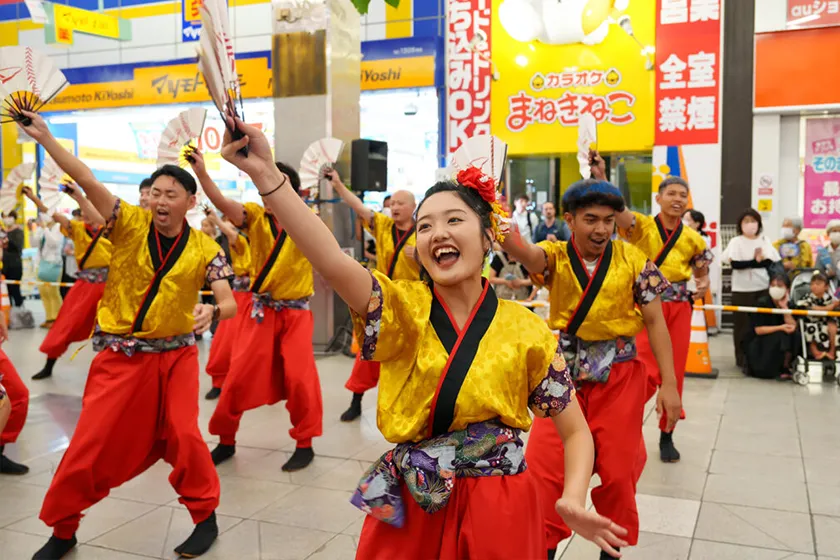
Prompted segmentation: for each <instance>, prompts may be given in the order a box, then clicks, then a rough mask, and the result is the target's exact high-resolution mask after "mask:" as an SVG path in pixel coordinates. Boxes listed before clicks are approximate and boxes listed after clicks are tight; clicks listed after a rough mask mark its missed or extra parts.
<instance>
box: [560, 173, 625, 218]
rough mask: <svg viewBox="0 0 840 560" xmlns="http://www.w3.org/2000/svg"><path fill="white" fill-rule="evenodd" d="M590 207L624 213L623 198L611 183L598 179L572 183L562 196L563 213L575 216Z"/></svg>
mask: <svg viewBox="0 0 840 560" xmlns="http://www.w3.org/2000/svg"><path fill="white" fill-rule="evenodd" d="M592 206H608V207H609V208H612V209H613V210H615V211H616V212H623V211H624V197H622V196H621V191H619V190H618V188H617V187H615V186H614V185H613V184H612V183H608V182H607V181H599V180H598V179H583V180H580V181H577V182H575V183H572V185H571V186H570V187H569V188H568V189H567V190H566V193H565V194H564V195H563V212H564V213H566V212H568V213H569V214H572V215H574V214H576V213H577V211H578V210H581V209H583V208H590V207H592Z"/></svg>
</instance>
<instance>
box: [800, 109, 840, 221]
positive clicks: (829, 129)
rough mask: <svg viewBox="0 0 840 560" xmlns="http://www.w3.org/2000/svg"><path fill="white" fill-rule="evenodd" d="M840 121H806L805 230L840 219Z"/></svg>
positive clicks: (815, 119)
mask: <svg viewBox="0 0 840 560" xmlns="http://www.w3.org/2000/svg"><path fill="white" fill-rule="evenodd" d="M838 140H840V119H834V118H828V119H819V118H812V119H807V120H806V121H805V201H804V202H805V215H804V222H805V224H804V225H805V227H808V228H812V227H813V228H821V227H825V225H826V224H827V223H828V222H829V220H833V219H837V218H840V149H838Z"/></svg>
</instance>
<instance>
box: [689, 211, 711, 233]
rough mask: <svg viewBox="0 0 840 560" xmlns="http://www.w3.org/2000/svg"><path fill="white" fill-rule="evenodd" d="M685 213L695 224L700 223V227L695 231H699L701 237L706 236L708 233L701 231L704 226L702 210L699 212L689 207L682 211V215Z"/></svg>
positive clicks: (704, 219) (704, 217)
mask: <svg viewBox="0 0 840 560" xmlns="http://www.w3.org/2000/svg"><path fill="white" fill-rule="evenodd" d="M686 214H688V215H689V216H691V220H692V221H693V222H694V223H695V224H700V229H699V230H698V231H697V233H699V234H700V235H702V236H703V237H708V235H706V232H705V231H703V230H704V229H705V228H706V216H704V215H703V212H700V211H698V210H695V209H693V208H689V209H688V210H686V211H685V212H683V216H685V215H686Z"/></svg>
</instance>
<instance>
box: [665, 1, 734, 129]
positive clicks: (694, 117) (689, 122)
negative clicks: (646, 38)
mask: <svg viewBox="0 0 840 560" xmlns="http://www.w3.org/2000/svg"><path fill="white" fill-rule="evenodd" d="M722 2H723V0H656V139H655V144H656V145H657V146H680V145H686V144H716V143H717V142H718V127H719V123H720V65H721V62H722V61H721V57H720V54H721V49H720V16H721V8H722V6H721V4H722Z"/></svg>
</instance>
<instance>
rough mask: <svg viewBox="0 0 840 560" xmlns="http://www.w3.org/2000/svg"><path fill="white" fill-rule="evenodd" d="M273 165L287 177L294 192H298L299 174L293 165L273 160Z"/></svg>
mask: <svg viewBox="0 0 840 560" xmlns="http://www.w3.org/2000/svg"><path fill="white" fill-rule="evenodd" d="M274 165H276V166H277V169H279V170H280V172H281V173H283V174H284V175H286V177H288V178H289V181H290V182H291V183H292V188H293V189H295V192H296V193H298V194H300V175H298V172H297V171H296V170H295V169H294V168H293V167H289V166H288V165H286V164H285V163H283V162H282V161H275V162H274Z"/></svg>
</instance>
